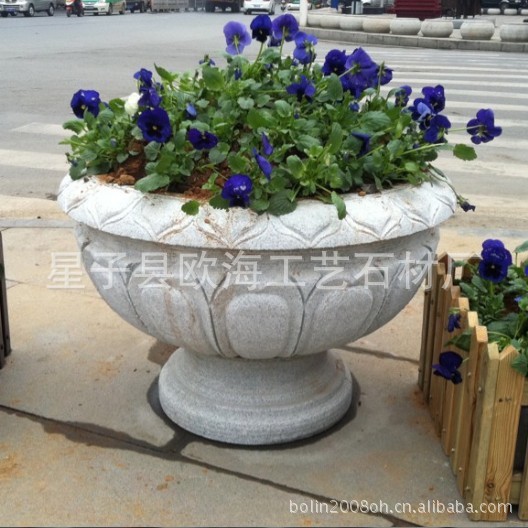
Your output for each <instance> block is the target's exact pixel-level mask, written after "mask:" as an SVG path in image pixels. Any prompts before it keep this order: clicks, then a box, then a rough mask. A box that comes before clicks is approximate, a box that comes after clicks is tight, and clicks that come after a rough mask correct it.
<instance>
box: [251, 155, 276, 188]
mask: <svg viewBox="0 0 528 528" xmlns="http://www.w3.org/2000/svg"><path fill="white" fill-rule="evenodd" d="M253 156H255V161H256V162H257V165H258V166H259V169H260V170H261V171H262V173H263V174H264V176H266V178H267V179H268V180H269V179H270V178H271V172H272V170H273V167H272V166H271V163H270V162H269V161H268V160H267V159H266V158H265V157H264V156H262V155H261V154H259V152H258V150H257V149H256V148H254V149H253Z"/></svg>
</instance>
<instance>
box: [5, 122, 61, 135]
mask: <svg viewBox="0 0 528 528" xmlns="http://www.w3.org/2000/svg"><path fill="white" fill-rule="evenodd" d="M12 132H24V133H29V134H46V135H50V136H60V137H67V136H68V135H69V134H70V132H68V131H67V130H64V128H62V126H61V125H57V124H53V123H28V124H27V125H22V126H20V127H17V128H13V129H12Z"/></svg>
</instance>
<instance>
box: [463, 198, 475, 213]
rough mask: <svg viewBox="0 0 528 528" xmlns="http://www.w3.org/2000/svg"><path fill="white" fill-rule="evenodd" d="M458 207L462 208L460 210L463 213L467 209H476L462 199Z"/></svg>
mask: <svg viewBox="0 0 528 528" xmlns="http://www.w3.org/2000/svg"><path fill="white" fill-rule="evenodd" d="M460 207H461V208H462V211H464V212H465V213H467V212H468V211H474V210H475V209H476V207H475V206H474V205H471V204H470V203H469V202H468V201H466V200H465V201H463V202H462V203H461V204H460Z"/></svg>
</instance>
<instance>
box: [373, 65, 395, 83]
mask: <svg viewBox="0 0 528 528" xmlns="http://www.w3.org/2000/svg"><path fill="white" fill-rule="evenodd" d="M376 77H377V79H378V81H379V83H380V84H381V85H382V86H383V85H384V84H389V83H390V82H391V81H392V69H391V68H388V67H387V66H385V64H382V65H380V66H378V70H377V72H376ZM375 86H377V83H376V84H375V85H374V87H375Z"/></svg>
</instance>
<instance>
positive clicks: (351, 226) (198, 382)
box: [58, 176, 456, 444]
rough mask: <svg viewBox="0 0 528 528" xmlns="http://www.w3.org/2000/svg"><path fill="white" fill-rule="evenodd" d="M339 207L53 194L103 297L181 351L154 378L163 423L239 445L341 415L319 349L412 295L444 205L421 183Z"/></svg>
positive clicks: (315, 426) (334, 369)
mask: <svg viewBox="0 0 528 528" xmlns="http://www.w3.org/2000/svg"><path fill="white" fill-rule="evenodd" d="M344 199H345V202H346V204H347V209H348V214H347V216H346V217H345V219H344V220H338V218H337V214H336V211H335V208H334V207H333V206H332V205H328V204H324V203H322V202H319V201H315V200H303V201H301V202H300V203H299V205H298V207H297V209H296V210H295V211H294V212H293V213H290V214H288V215H285V216H281V217H274V216H269V215H267V214H263V215H260V216H259V215H257V214H255V213H254V212H253V211H250V210H246V209H241V208H233V209H230V210H229V211H224V210H217V209H213V208H211V207H210V206H209V205H204V206H202V207H201V208H200V212H199V214H198V215H197V216H188V215H186V214H185V213H183V212H182V211H181V209H180V207H181V205H182V204H183V203H184V201H185V200H184V199H182V198H181V197H178V196H177V195H161V194H149V195H146V194H143V193H141V192H139V191H136V190H135V189H133V188H131V187H119V186H115V185H108V184H104V183H101V182H100V181H99V180H98V179H97V178H90V179H86V181H85V180H83V179H81V180H77V181H72V180H71V179H70V177H69V176H66V177H65V178H64V180H63V181H62V184H61V187H60V190H59V196H58V201H59V204H60V206H61V207H62V209H63V210H64V211H65V212H66V213H67V214H68V215H69V216H70V217H71V218H72V219H74V220H75V221H76V222H77V226H76V237H77V241H78V244H79V247H80V249H81V253H82V258H83V262H84V265H85V268H86V270H87V272H88V274H89V275H90V277H91V279H92V280H93V282H94V284H95V286H96V287H97V289H98V291H99V293H100V294H101V296H102V297H103V298H104V299H105V301H106V302H107V303H108V304H109V305H110V307H111V308H113V309H114V310H115V311H116V312H117V313H118V314H120V315H121V316H122V317H123V318H124V319H125V320H126V321H128V322H129V323H130V324H132V325H134V326H135V327H137V328H139V329H140V330H142V331H144V332H146V333H147V334H149V335H151V336H153V337H155V338H157V339H158V340H160V341H162V342H164V343H169V344H171V345H173V346H174V347H181V348H180V349H179V350H177V351H176V352H175V353H174V354H173V355H172V356H171V357H170V359H169V360H168V361H167V363H166V364H165V365H164V367H163V368H162V370H161V373H160V377H159V396H160V402H161V405H162V407H163V409H164V411H165V413H166V414H167V415H168V416H169V418H171V419H172V420H173V421H174V422H176V423H177V424H178V425H180V426H182V427H183V428H185V429H187V430H189V431H192V432H193V433H196V434H199V435H202V436H205V437H207V438H211V439H214V440H220V441H225V442H230V443H238V444H274V443H281V442H287V441H291V440H296V439H299V438H304V437H308V436H311V435H313V434H316V433H318V432H320V431H323V430H325V429H326V428H328V427H330V426H331V425H332V424H334V423H336V422H337V421H338V420H339V419H340V418H341V417H342V416H343V415H344V414H345V413H346V411H347V409H348V408H349V406H350V404H351V401H352V396H353V391H355V390H357V387H356V386H355V385H354V383H353V381H352V378H351V375H350V373H349V372H348V370H347V368H346V367H345V364H344V363H343V361H342V359H340V357H339V356H338V355H337V354H334V353H332V352H329V349H332V348H337V347H341V346H343V345H345V344H347V343H350V342H352V341H354V340H356V339H359V338H360V337H362V336H364V335H367V334H369V333H371V332H373V331H374V330H376V329H377V328H379V327H380V326H382V325H384V324H385V323H386V322H388V321H389V320H390V319H392V318H393V317H394V316H395V315H396V314H398V312H400V310H401V309H402V308H403V307H404V306H405V305H406V304H407V303H408V302H409V301H410V300H411V298H412V297H413V295H414V294H415V292H416V290H417V289H418V287H419V284H420V282H421V279H422V278H423V276H424V275H425V272H424V266H425V264H424V263H426V262H427V261H428V260H430V257H431V255H434V253H435V249H436V245H437V241H438V232H439V229H438V226H439V224H441V223H442V222H443V221H445V220H446V219H448V218H449V217H450V216H451V215H452V214H453V212H454V209H455V205H456V199H455V195H454V193H453V191H452V190H451V189H450V187H449V186H447V185H445V184H436V183H435V184H434V185H431V184H424V185H422V186H420V187H412V186H402V187H399V188H395V189H391V190H388V191H385V192H383V193H377V194H371V195H367V196H364V197H360V196H358V195H355V194H354V195H352V194H351V195H346V196H344ZM112 256H113V257H112ZM116 256H118V257H119V258H118V259H116ZM147 257H148V259H147ZM237 259H238V260H237ZM148 263H150V265H146V264H148ZM241 263H242V268H240V264H241ZM244 263H246V264H248V263H249V264H248V265H249V271H247V269H248V268H243V265H244ZM251 263H253V264H251ZM153 264H156V266H154V265H153ZM161 264H163V266H161ZM237 269H242V270H244V269H246V275H243V276H242V277H239V276H238V275H236V274H235V271H236V270H237ZM252 270H253V271H252ZM420 271H421V275H420V274H418V275H417V273H418V272H420ZM417 276H418V277H419V280H416V277H417ZM237 277H238V279H240V280H237ZM248 279H251V280H248ZM410 279H414V280H410ZM103 346H104V345H103Z"/></svg>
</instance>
